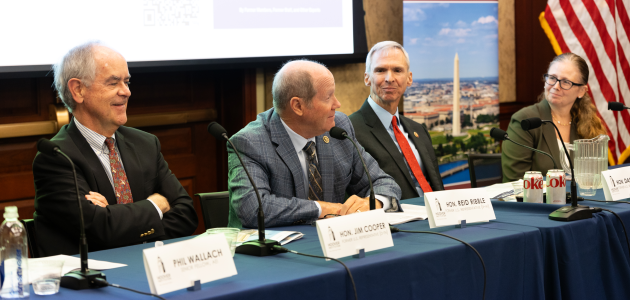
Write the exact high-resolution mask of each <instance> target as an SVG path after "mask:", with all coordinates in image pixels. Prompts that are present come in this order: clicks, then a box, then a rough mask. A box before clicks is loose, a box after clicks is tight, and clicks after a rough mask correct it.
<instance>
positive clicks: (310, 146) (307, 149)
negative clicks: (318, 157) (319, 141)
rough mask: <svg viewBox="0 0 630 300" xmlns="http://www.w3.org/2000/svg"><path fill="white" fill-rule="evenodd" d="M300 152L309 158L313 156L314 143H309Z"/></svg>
mask: <svg viewBox="0 0 630 300" xmlns="http://www.w3.org/2000/svg"><path fill="white" fill-rule="evenodd" d="M302 150H304V152H306V154H307V155H308V156H309V157H310V156H313V154H315V142H313V141H309V142H308V143H306V146H304V148H302Z"/></svg>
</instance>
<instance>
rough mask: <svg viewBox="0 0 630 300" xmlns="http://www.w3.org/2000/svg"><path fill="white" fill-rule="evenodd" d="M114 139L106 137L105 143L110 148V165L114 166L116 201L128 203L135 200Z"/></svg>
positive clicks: (113, 176) (113, 177)
mask: <svg viewBox="0 0 630 300" xmlns="http://www.w3.org/2000/svg"><path fill="white" fill-rule="evenodd" d="M114 143H115V141H114V139H113V138H106V139H105V144H106V145H107V148H108V149H109V165H110V166H111V168H112V179H113V180H114V191H115V192H116V202H117V203H118V204H127V203H131V202H133V198H132V197H131V188H130V187H129V182H128V181H127V174H126V173H125V169H123V167H122V164H121V163H120V158H119V157H118V154H116V149H114Z"/></svg>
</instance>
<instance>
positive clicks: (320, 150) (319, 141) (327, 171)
mask: <svg viewBox="0 0 630 300" xmlns="http://www.w3.org/2000/svg"><path fill="white" fill-rule="evenodd" d="M324 137H327V139H328V141H329V142H330V141H331V140H332V138H331V137H329V136H328V133H326V134H324V135H320V136H317V137H315V146H316V147H317V163H318V164H319V174H320V175H321V176H322V189H323V190H324V199H323V200H324V201H326V202H333V198H334V195H333V185H334V182H333V180H334V178H335V176H334V174H333V172H334V166H333V163H334V161H333V152H332V147H331V144H328V143H325V142H324Z"/></svg>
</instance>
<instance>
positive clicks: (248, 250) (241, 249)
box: [208, 122, 280, 256]
mask: <svg viewBox="0 0 630 300" xmlns="http://www.w3.org/2000/svg"><path fill="white" fill-rule="evenodd" d="M208 132H209V133H210V134H212V135H213V136H214V137H215V138H216V139H218V140H223V139H225V140H226V141H228V143H230V145H231V146H232V149H234V152H235V153H236V156H237V157H238V160H239V161H240V162H241V165H242V166H243V169H244V170H245V173H246V174H247V177H248V178H249V182H250V183H251V184H252V187H254V191H255V192H256V198H257V199H258V241H249V242H245V243H243V244H241V245H240V246H238V247H236V253H241V254H247V255H254V256H269V255H276V254H278V251H276V250H275V248H274V246H280V243H278V242H277V241H274V240H268V239H265V213H264V212H263V206H262V200H261V199H260V193H259V192H258V188H257V187H256V184H255V183H254V180H253V179H252V176H251V175H249V171H248V170H247V167H246V166H245V164H244V163H243V159H242V158H241V154H239V152H238V149H236V146H234V144H232V141H230V139H229V138H228V135H227V131H226V130H225V128H223V126H221V125H220V124H219V123H217V122H212V123H210V124H208Z"/></svg>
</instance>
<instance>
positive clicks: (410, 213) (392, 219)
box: [385, 204, 428, 225]
mask: <svg viewBox="0 0 630 300" xmlns="http://www.w3.org/2000/svg"><path fill="white" fill-rule="evenodd" d="M400 206H401V208H402V209H403V212H388V213H386V214H385V216H387V222H389V224H390V225H398V224H403V223H407V222H411V221H417V220H426V219H427V217H428V215H427V209H426V208H425V207H424V206H422V205H413V204H401V205H400Z"/></svg>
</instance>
